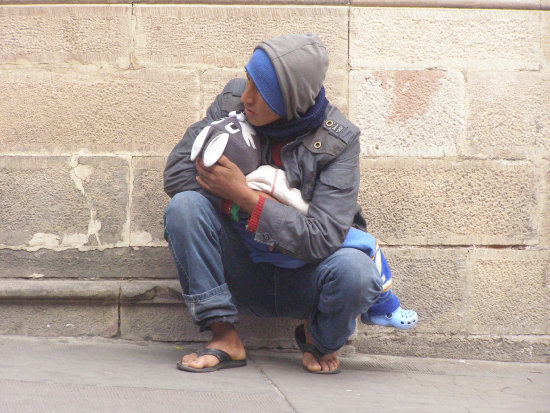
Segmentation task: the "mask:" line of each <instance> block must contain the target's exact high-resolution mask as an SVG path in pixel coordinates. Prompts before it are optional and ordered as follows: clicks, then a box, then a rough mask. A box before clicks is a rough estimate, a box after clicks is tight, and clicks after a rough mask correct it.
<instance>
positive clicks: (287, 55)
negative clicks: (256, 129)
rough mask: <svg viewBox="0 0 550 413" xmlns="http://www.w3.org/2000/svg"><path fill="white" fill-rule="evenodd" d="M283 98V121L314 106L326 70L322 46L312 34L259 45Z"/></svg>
mask: <svg viewBox="0 0 550 413" xmlns="http://www.w3.org/2000/svg"><path fill="white" fill-rule="evenodd" d="M256 49H261V50H263V51H264V52H265V53H266V54H267V55H268V57H269V59H270V60H271V63H272V64H273V68H274V69H275V73H276V74H277V80H278V81H279V87H280V88H281V93H282V95H283V100H284V104H285V109H286V115H287V116H286V119H287V120H291V119H294V118H300V117H301V116H303V115H304V114H305V113H306V112H307V110H308V109H309V108H310V107H311V106H313V104H314V103H315V98H316V97H317V95H318V94H319V92H320V90H321V87H322V86H323V82H324V80H325V75H326V72H327V69H328V53H327V49H326V47H325V45H324V44H323V42H322V41H321V39H319V37H317V35H316V34H314V33H305V34H291V35H286V36H280V37H275V38H273V39H269V40H266V41H263V42H261V43H260V44H259V45H258V46H256Z"/></svg>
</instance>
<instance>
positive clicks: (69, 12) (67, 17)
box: [0, 5, 132, 113]
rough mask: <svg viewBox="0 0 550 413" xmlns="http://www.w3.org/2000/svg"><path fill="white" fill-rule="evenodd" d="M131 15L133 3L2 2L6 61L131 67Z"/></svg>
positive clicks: (0, 41)
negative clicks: (58, 5) (131, 4)
mask: <svg viewBox="0 0 550 413" xmlns="http://www.w3.org/2000/svg"><path fill="white" fill-rule="evenodd" d="M131 17H132V8H131V6H130V5H118V6H117V5H111V6H106V5H97V6H90V5H86V6H84V5H83V6H78V5H77V6H72V5H64V6H63V7H56V6H34V5H27V6H2V7H0V27H2V32H1V33H0V64H6V63H9V64H21V65H24V64H28V63H55V64H85V65H88V64H93V65H97V66H103V65H115V66H118V67H121V68H127V67H128V66H129V65H130V44H131V39H130V25H131ZM2 89H4V87H2ZM4 90H7V89H4ZM31 113H32V112H31Z"/></svg>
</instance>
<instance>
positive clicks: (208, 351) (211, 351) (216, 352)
mask: <svg viewBox="0 0 550 413" xmlns="http://www.w3.org/2000/svg"><path fill="white" fill-rule="evenodd" d="M197 355H198V356H199V357H202V356H207V355H208V356H214V357H216V358H217V359H218V360H219V361H220V363H221V362H223V361H231V360H233V359H232V358H231V356H230V355H229V354H227V353H226V352H225V351H223V350H220V349H219V348H203V349H201V350H199V351H197Z"/></svg>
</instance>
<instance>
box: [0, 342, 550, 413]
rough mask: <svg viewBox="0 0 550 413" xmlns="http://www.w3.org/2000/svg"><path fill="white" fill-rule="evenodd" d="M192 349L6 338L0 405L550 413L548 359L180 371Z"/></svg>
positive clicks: (387, 359)
mask: <svg viewBox="0 0 550 413" xmlns="http://www.w3.org/2000/svg"><path fill="white" fill-rule="evenodd" d="M192 348H195V347H192V346H183V347H182V346H174V345H169V344H160V343H151V342H139V343H128V342H124V341H121V340H105V339H102V340H101V339H29V338H21V337H6V336H4V337H1V336H0V351H1V353H2V355H3V360H4V361H3V362H2V363H0V392H1V394H2V397H1V398H0V410H2V411H9V412H16V413H20V412H35V411H43V412H50V411H55V412H60V411H79V412H97V411H113V410H116V411H119V412H165V411H171V410H173V408H174V406H179V407H178V408H185V410H190V411H201V412H203V411H204V412H225V411H236V410H239V411H243V412H258V411H262V412H268V413H271V412H311V411H319V412H334V411H349V412H354V411H365V410H368V411H369V412H374V413H379V412H380V413H382V412H403V411H410V412H441V411H442V409H444V411H445V412H464V413H466V412H472V411H475V412H487V413H497V412H499V413H501V412H510V413H512V412H519V411H521V412H522V413H535V412H538V413H540V412H548V411H550V409H549V406H550V396H549V395H548V386H549V385H550V367H549V365H548V364H521V363H498V362H480V361H467V360H466V361H465V360H461V361H454V360H444V359H415V358H402V357H391V356H372V355H354V356H352V357H349V356H348V357H343V358H342V367H343V371H342V373H341V374H339V375H334V376H320V375H314V374H307V373H306V372H304V371H303V370H302V369H301V368H300V357H299V354H298V353H281V352H276V351H249V352H248V359H249V360H248V365H247V366H246V367H245V368H239V369H231V370H223V371H220V372H217V373H212V374H188V373H184V372H180V371H178V370H177V369H176V368H175V362H176V361H177V360H178V359H179V358H180V357H181V355H182V353H184V352H189V351H192V350H191V349H192ZM390 384H391V385H390ZM397 389H399V391H397Z"/></svg>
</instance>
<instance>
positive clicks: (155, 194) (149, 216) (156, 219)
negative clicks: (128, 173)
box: [130, 157, 170, 246]
mask: <svg viewBox="0 0 550 413" xmlns="http://www.w3.org/2000/svg"><path fill="white" fill-rule="evenodd" d="M165 164H166V158H164V157H143V158H142V157H139V158H133V159H132V170H133V177H134V180H133V187H132V207H131V233H130V245H132V246H140V245H150V244H158V243H163V244H165V241H164V223H163V212H164V208H165V207H166V205H167V204H168V202H169V200H170V198H169V197H168V195H166V194H165V193H164V190H163V176H162V173H163V171H164V166H165Z"/></svg>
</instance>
